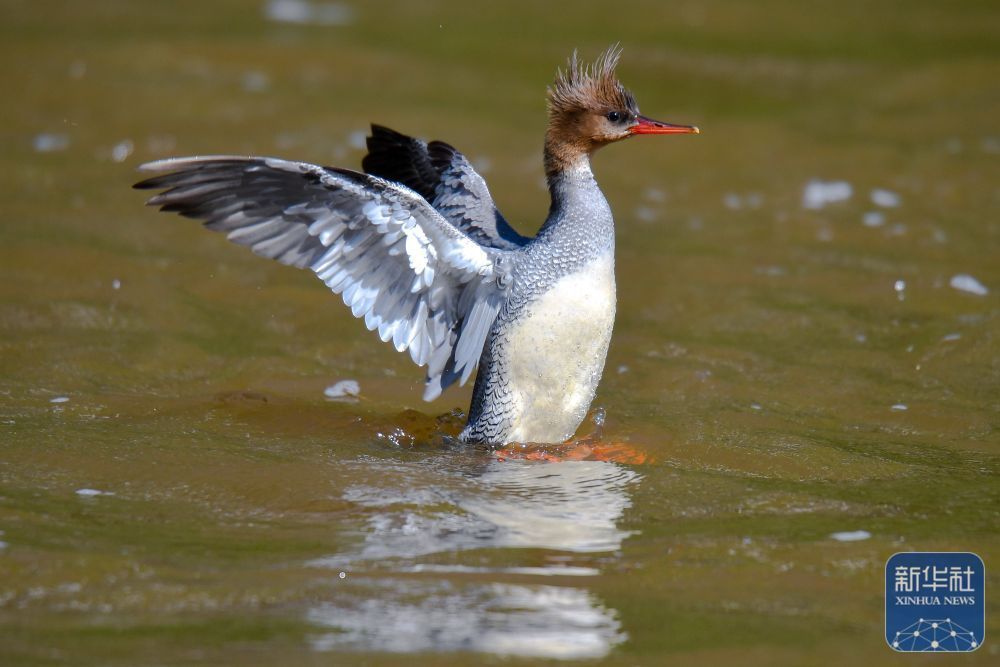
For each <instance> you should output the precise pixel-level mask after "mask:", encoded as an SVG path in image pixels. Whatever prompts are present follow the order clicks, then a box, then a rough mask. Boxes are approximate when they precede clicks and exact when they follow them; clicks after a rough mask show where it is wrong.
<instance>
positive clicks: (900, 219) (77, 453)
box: [0, 0, 1000, 665]
mask: <svg viewBox="0 0 1000 667" xmlns="http://www.w3.org/2000/svg"><path fill="white" fill-rule="evenodd" d="M570 9H571V10H572V11H570ZM0 11H2V12H3V16H4V20H3V21H2V22H0V35H2V38H3V39H2V40H0V50H2V51H3V55H4V58H3V59H2V60H0V62H2V63H3V64H2V65H0V70H2V72H3V80H4V82H5V84H6V88H7V91H8V101H7V103H6V104H5V105H3V108H2V110H0V119H2V120H3V123H2V127H3V129H2V131H0V142H2V146H3V151H0V192H2V200H3V208H2V216H3V218H2V221H0V278H2V279H0V295H2V296H0V451H2V455H0V531H2V533H0V626H2V628H3V630H2V633H0V634H2V637H3V639H2V640H0V662H3V663H4V664H39V665H42V664H45V665H47V664H73V665H82V664H100V665H119V664H120V665H135V664H149V663H155V664H344V663H348V664H350V663H352V662H356V661H360V660H362V659H364V660H365V661H366V662H367V664H406V665H413V664H427V665H445V664H455V665H463V664H472V663H477V662H480V661H492V662H499V661H503V660H504V659H505V658H509V660H510V661H511V664H520V662H522V661H524V662H532V661H538V660H546V659H562V660H567V661H574V660H580V661H586V660H594V659H599V660H603V661H605V662H607V663H609V664H627V665H632V664H665V663H669V662H676V663H677V664H691V663H693V662H698V663H701V664H734V663H735V664H751V665H752V664H759V665H777V664H789V665H801V664H827V663H829V664H843V663H845V662H847V661H851V662H853V663H856V664H890V663H893V662H899V663H900V664H902V663H903V662H912V661H913V657H912V656H899V655H894V654H892V653H891V652H889V650H888V648H887V647H886V646H885V645H884V641H883V639H882V622H883V619H882V569H883V566H884V563H885V560H886V558H887V557H888V556H889V555H891V554H892V553H894V552H896V551H900V550H971V551H975V552H977V553H979V554H980V555H981V556H982V557H983V558H984V560H985V561H986V563H987V573H988V578H989V582H988V588H989V589H990V590H996V588H997V585H998V584H1000V581H998V580H997V577H996V576H995V572H996V564H997V563H998V562H1000V559H998V556H1000V540H998V514H997V513H998V507H1000V502H998V501H1000V487H998V484H997V481H996V479H997V478H996V475H997V472H998V468H1000V447H998V444H1000V438H998V435H997V426H998V421H1000V419H998V415H1000V343H998V331H1000V329H998V321H1000V302H998V294H1000V263H998V262H997V257H998V256H1000V224H998V221H1000V215H998V213H1000V189H998V188H1000V185H998V184H1000V126H998V124H997V118H1000V89H998V87H997V85H996V82H997V81H998V80H1000V58H998V56H1000V53H998V51H1000V46H998V45H1000V41H998V40H997V39H996V36H997V34H1000V12H998V11H997V9H996V8H995V7H994V5H993V3H978V2H963V3H947V4H943V3H930V2H906V3H902V2H884V3H877V4H872V3H861V2H838V3H819V4H817V5H815V6H812V7H811V8H810V9H809V10H808V11H805V10H804V9H803V8H802V6H801V4H800V3H792V2H783V1H782V2H779V1H777V0H775V1H770V2H766V3H742V2H722V1H718V2H681V3H671V4H669V5H663V4H661V3H645V2H639V3H632V4H630V5H629V8H628V10H627V11H626V10H624V9H623V8H621V7H617V6H610V5H607V4H603V5H592V6H587V7H579V6H578V5H576V4H574V5H572V6H571V7H570V8H567V7H561V6H559V5H548V4H543V5H540V6H535V5H534V4H528V3H525V4H510V3H503V4H502V5H497V6H495V7H493V6H491V7H480V6H477V7H473V6H470V5H467V4H464V3H452V2H441V3H436V4H434V5H433V6H432V7H431V8H430V9H427V8H426V7H424V6H419V7H418V6H417V5H413V4H409V3H398V4H396V3H379V4H368V3H365V4H363V5H362V4H360V3H359V4H357V5H354V4H344V3H332V4H331V3H325V4H324V3H317V2H314V3H309V2H266V3H249V4H248V3H240V2H215V3H197V2H176V3H127V2H103V3H71V2H49V3H28V2H16V1H12V2H6V3H3V7H2V10H0ZM616 40H621V41H622V44H623V46H624V48H625V58H624V61H623V63H622V66H621V70H620V74H621V76H622V78H623V79H624V80H625V82H626V83H627V84H628V85H629V86H630V87H632V89H633V90H634V92H635V93H636V95H637V97H638V99H639V101H640V104H641V106H642V110H643V112H644V113H646V114H648V115H650V116H653V117H658V118H663V119H664V120H669V121H674V122H680V123H695V124H698V125H699V126H701V127H702V129H703V132H704V133H703V134H702V135H700V136H698V137H660V138H647V139H645V140H640V139H636V140H634V141H631V142H628V143H626V144H624V145H619V146H614V147H611V148H608V149H606V150H604V151H602V152H601V153H600V154H598V155H597V156H596V159H595V171H596V173H597V176H598V178H599V180H600V182H601V184H602V186H603V187H604V188H605V191H606V193H607V195H608V198H609V200H610V202H611V205H612V208H613V210H614V211H615V213H616V218H617V221H618V227H619V229H618V270H617V279H618V288H619V315H618V321H617V324H616V330H615V336H614V340H613V342H612V346H611V351H610V354H609V358H608V366H607V371H606V374H605V379H604V381H603V383H602V385H601V388H600V390H599V392H598V397H597V400H596V404H595V405H598V406H600V407H602V408H603V409H604V410H605V411H606V413H607V420H606V423H605V425H604V427H603V431H602V433H601V435H600V438H601V442H605V443H609V444H611V443H613V444H615V445H616V446H622V447H628V448H631V449H632V450H633V451H636V452H641V453H642V454H643V455H644V456H645V457H646V459H647V461H648V462H647V463H645V464H643V465H632V464H629V463H619V462H607V461H594V460H590V461H565V462H562V463H544V462H536V461H523V460H509V459H508V460H505V461H498V460H497V458H496V457H495V456H493V455H491V454H490V453H489V452H487V451H485V450H480V449H476V448H471V449H466V448H461V447H458V446H456V445H454V444H453V443H452V441H450V440H449V436H451V435H454V434H455V433H456V432H457V429H458V428H459V425H460V418H458V417H457V416H455V415H454V414H453V411H454V410H462V409H465V408H466V407H467V404H468V399H469V389H468V388H465V389H463V390H457V391H455V390H452V391H449V392H448V393H447V394H446V395H445V396H444V397H442V399H440V400H439V401H437V402H435V403H433V404H424V403H422V402H421V401H420V400H419V396H420V393H421V391H420V389H421V387H420V385H421V374H420V372H419V371H418V370H417V369H416V368H414V367H412V365H411V364H410V363H409V361H408V360H407V359H405V358H404V357H403V356H402V355H397V354H396V353H395V352H393V351H392V350H391V349H388V346H385V345H383V344H381V343H380V342H378V341H377V339H376V338H375V337H374V336H372V335H371V334H369V333H367V332H365V331H364V328H363V326H361V325H360V323H358V322H356V321H354V320H353V319H352V318H350V317H349V316H348V313H347V312H346V309H344V308H343V307H342V305H340V304H339V303H338V302H337V299H336V298H335V297H333V296H331V295H330V294H328V293H327V292H326V290H325V288H324V287H323V286H322V285H321V284H320V283H319V282H318V281H316V280H315V278H313V277H311V276H309V275H306V274H304V273H302V272H298V271H295V270H292V269H289V268H286V267H282V266H278V265H276V264H274V263H270V262H266V261H263V260H261V259H259V258H256V257H254V256H252V255H251V254H249V253H247V252H246V251H245V250H244V249H242V248H238V247H235V246H231V245H230V244H227V243H226V242H225V240H224V239H222V238H220V237H219V236H217V235H212V234H208V233H206V232H204V231H202V230H200V229H199V228H198V225H197V224H195V223H193V222H191V221H188V220H182V219H180V218H175V217H168V216H164V215H162V214H156V213H154V212H153V211H150V210H145V209H143V208H142V205H141V204H142V194H141V193H136V192H133V191H130V190H129V185H130V184H131V183H132V182H133V181H134V180H135V178H136V173H135V171H134V168H135V166H136V165H138V164H139V163H141V162H143V161H145V160H149V159H154V158H159V157H165V156H169V155H186V154H199V153H219V152H222V153H254V154H272V155H281V156H285V157H291V158H297V159H304V160H309V161H312V162H318V163H322V164H339V165H345V166H353V165H357V164H358V161H359V160H360V157H361V155H362V152H363V151H362V146H363V140H364V136H365V131H366V127H367V123H368V122H370V121H375V122H380V123H384V124H387V125H389V126H392V127H397V128H398V129H400V130H401V131H404V132H410V133H414V134H418V135H420V136H423V137H427V138H437V137H440V138H443V139H446V140H448V141H450V142H452V143H454V144H455V145H457V146H458V147H459V148H460V149H462V150H463V151H465V152H466V153H467V154H468V155H469V156H470V157H471V158H472V159H473V161H474V162H475V163H476V164H477V165H478V166H479V167H480V168H481V169H482V170H483V172H484V173H485V175H486V177H487V179H488V180H489V182H490V184H491V188H492V190H493V193H494V195H495V198H496V199H497V201H498V204H499V206H500V208H501V209H502V210H503V212H504V214H505V216H506V217H507V218H508V219H509V220H511V221H512V222H513V223H514V224H515V225H516V226H518V228H519V229H520V230H521V231H523V232H526V233H528V232H532V231H533V230H534V229H535V228H537V226H538V225H539V223H540V222H541V220H542V217H543V216H544V212H545V210H546V207H547V199H546V197H547V195H546V192H545V190H544V188H543V186H542V171H541V161H540V147H541V135H542V132H543V123H544V98H543V91H544V87H545V85H546V84H547V83H548V82H549V81H550V80H551V77H552V74H553V71H554V68H555V67H556V66H557V65H558V64H560V63H561V62H563V60H564V59H565V57H566V56H567V55H568V53H570V52H571V51H572V49H573V48H579V49H580V50H581V53H582V54H583V55H585V56H587V57H591V56H593V55H594V54H596V53H598V52H599V51H600V50H602V49H603V48H604V47H605V46H607V44H608V43H610V42H612V41H616ZM341 380H354V381H356V382H357V383H358V385H359V386H360V397H359V398H358V399H357V400H341V401H331V400H328V399H326V398H325V397H324V393H323V392H324V389H325V388H326V387H328V386H330V385H332V384H334V383H335V382H338V381H341ZM593 429H594V427H593V425H590V424H588V425H586V426H585V427H584V431H586V432H590V431H592V430H593ZM996 618H998V609H997V604H996V602H995V597H994V598H991V599H988V600H987V623H988V629H987V638H986V642H985V645H984V646H983V647H982V648H981V649H980V650H979V651H978V652H977V653H976V654H975V655H973V656H969V657H970V659H971V661H972V662H978V663H990V662H993V661H995V660H996V654H997V653H998V651H1000V644H998V643H997V637H998V636H1000V635H998V632H1000V626H998V624H997V622H996Z"/></svg>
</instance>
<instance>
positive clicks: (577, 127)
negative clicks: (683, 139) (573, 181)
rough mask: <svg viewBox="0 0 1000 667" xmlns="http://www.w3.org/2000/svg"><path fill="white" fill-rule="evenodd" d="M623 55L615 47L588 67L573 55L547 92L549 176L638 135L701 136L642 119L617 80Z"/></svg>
mask: <svg viewBox="0 0 1000 667" xmlns="http://www.w3.org/2000/svg"><path fill="white" fill-rule="evenodd" d="M621 53H622V50H621V47H620V46H618V45H614V46H612V47H610V48H608V49H607V50H606V51H605V52H604V53H602V54H601V55H600V56H598V58H597V60H595V61H594V62H593V63H592V64H589V65H587V64H583V63H581V62H580V61H579V60H578V58H577V55H576V52H575V51H574V52H573V55H572V56H570V58H569V61H568V62H567V67H566V70H559V71H558V72H557V73H556V79H555V81H554V82H553V84H552V85H551V86H549V88H548V111H549V127H548V130H547V131H546V134H545V171H546V173H547V174H549V175H551V174H552V173H554V172H557V171H561V170H563V169H566V168H568V167H570V166H572V165H573V164H575V163H576V162H578V161H579V160H580V159H582V158H585V157H586V156H588V155H590V154H591V153H593V152H594V151H595V150H597V149H598V148H600V147H602V146H605V145H607V144H609V143H612V142H615V141H620V140H622V139H626V138H628V137H630V136H632V135H635V134H680V133H685V134H690V133H693V134H697V133H698V128H696V127H689V126H685V125H671V124H669V123H660V122H658V121H654V120H651V119H649V118H645V117H643V116H640V115H639V107H638V105H637V104H636V102H635V97H633V95H632V93H631V92H629V90H628V89H627V88H625V86H623V85H622V83H621V82H620V81H619V80H618V77H617V76H615V67H616V66H617V65H618V60H619V58H620V57H621Z"/></svg>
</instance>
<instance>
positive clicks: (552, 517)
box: [308, 459, 639, 658]
mask: <svg viewBox="0 0 1000 667" xmlns="http://www.w3.org/2000/svg"><path fill="white" fill-rule="evenodd" d="M467 463H468V462H467ZM439 465H440V466H445V465H449V464H444V463H442V461H441V459H434V460H432V461H428V462H422V463H412V464H404V463H395V464H391V465H388V466H384V467H379V468H378V469H377V470H375V469H374V467H373V466H372V465H371V463H370V462H366V463H365V464H363V465H361V464H358V472H359V475H358V478H359V481H358V483H357V484H355V485H354V486H351V487H349V488H347V489H346V490H345V491H344V494H343V495H344V498H345V499H346V500H348V501H351V502H352V503H354V504H355V506H357V507H358V508H359V510H361V512H362V513H363V514H364V516H365V519H364V528H363V529H362V530H361V531H359V532H360V534H359V535H358V536H357V538H358V539H357V543H356V544H355V545H354V546H353V547H351V548H347V549H345V550H343V551H341V552H340V553H337V554H333V555H331V556H329V557H326V558H322V559H318V560H316V561H313V562H312V563H311V564H312V565H314V566H317V567H328V568H331V569H334V570H338V571H343V572H345V577H346V578H345V579H343V580H338V582H337V586H336V587H335V591H336V595H335V597H334V598H333V599H332V600H329V601H326V602H323V603H321V604H319V605H317V606H315V607H313V608H312V609H311V610H310V611H309V613H308V620H309V621H310V622H311V623H312V624H314V625H316V626H319V627H321V628H323V629H324V632H322V633H321V634H318V635H316V636H315V637H313V639H312V645H313V648H315V649H316V650H324V651H325V650H378V651H390V652H416V651H474V652H482V653H491V654H496V655H520V656H535V657H549V658H584V657H600V656H603V655H605V654H606V653H608V652H609V651H610V650H611V648H612V646H614V645H615V644H617V643H620V642H621V641H623V640H624V639H625V633H624V631H623V630H622V628H621V625H620V623H619V621H618V619H617V614H616V612H615V611H614V610H613V609H609V608H607V607H606V606H605V605H603V604H602V603H601V601H600V600H599V599H598V598H597V597H596V596H595V595H594V594H592V593H591V592H590V591H588V590H586V589H585V588H583V587H580V586H568V585H556V584H554V583H551V582H552V581H553V579H551V577H560V578H561V577H578V578H585V577H587V576H595V575H597V574H599V570H598V569H597V568H596V567H594V566H593V562H592V559H589V558H586V557H584V558H583V560H584V561H585V562H583V563H575V562H574V560H576V559H577V558H579V557H574V556H573V554H593V553H601V552H613V551H617V550H618V549H620V548H621V544H622V541H623V540H624V539H625V538H626V537H627V536H628V535H629V534H630V533H629V532H628V531H624V530H620V529H619V528H618V525H617V523H618V521H619V519H621V517H622V514H623V513H624V511H625V509H626V508H627V507H629V505H630V500H629V496H628V493H627V492H628V489H629V487H630V485H632V484H633V483H635V482H636V481H637V480H638V479H639V475H638V473H636V472H635V471H634V470H632V469H630V468H626V467H623V466H620V465H617V464H613V463H606V462H600V461H565V462H560V463H537V462H530V461H497V460H495V459H492V460H489V461H488V462H486V463H485V464H483V463H482V459H480V460H479V463H477V464H475V465H471V466H469V465H467V466H465V467H464V468H463V467H461V466H459V467H457V468H456V467H455V462H454V459H452V460H451V463H450V465H451V467H450V468H443V469H442V467H439ZM365 477H370V479H365ZM512 549H517V550H522V549H524V550H527V549H531V550H539V549H541V550H548V551H550V552H553V553H549V554H545V555H544V556H545V557H543V558H541V559H540V558H539V554H538V553H537V551H523V552H522V551H516V552H511V551H510V550H512ZM522 554H523V555H522ZM526 577H527V578H528V583H524V581H525V578H526ZM534 577H538V578H539V579H541V578H542V577H545V578H547V581H545V583H542V582H541V581H539V582H538V583H533V582H532V581H531V579H532V578H534ZM510 579H516V581H510ZM581 580H582V579H581Z"/></svg>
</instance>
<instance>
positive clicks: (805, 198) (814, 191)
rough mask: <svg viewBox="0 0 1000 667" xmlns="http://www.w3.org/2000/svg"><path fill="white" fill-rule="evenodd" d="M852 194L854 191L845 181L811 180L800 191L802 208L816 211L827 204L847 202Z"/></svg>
mask: <svg viewBox="0 0 1000 667" xmlns="http://www.w3.org/2000/svg"><path fill="white" fill-rule="evenodd" d="M852 194H854V189H853V188H852V187H851V184H850V183H848V182H847V181H821V180H818V179H813V180H811V181H809V182H808V183H806V187H805V189H804V190H803V191H802V206H803V207H804V208H808V209H813V210H818V209H821V208H823V207H824V206H826V205H827V204H833V203H836V202H841V201H847V200H848V199H850V198H851V195H852Z"/></svg>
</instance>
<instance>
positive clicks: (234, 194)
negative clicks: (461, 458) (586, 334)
mask: <svg viewBox="0 0 1000 667" xmlns="http://www.w3.org/2000/svg"><path fill="white" fill-rule="evenodd" d="M140 169H142V170H144V171H151V172H160V175H157V176H154V177H152V178H150V179H148V180H145V181H142V182H141V183H137V184H136V185H135V187H137V188H145V189H157V190H164V192H162V193H160V194H158V195H156V196H154V197H153V198H151V199H150V200H149V202H148V204H149V205H152V206H160V209H161V210H163V211H176V212H178V213H180V214H181V215H184V216H187V217H190V218H197V219H201V220H204V221H205V226H206V227H207V228H208V229H211V230H214V231H218V232H224V233H225V234H226V235H227V237H228V238H229V240H230V241H233V242H234V243H238V244H240V245H245V246H248V247H249V248H250V249H251V250H253V251H254V252H255V253H257V254H258V255H262V256H264V257H270V258H271V259H275V260H277V261H279V262H282V263H283V264H288V265H290V266H295V267H298V268H308V269H311V270H312V271H313V272H314V273H315V274H316V275H317V276H318V277H319V278H320V280H322V281H323V282H324V283H326V285H327V286H328V287H329V288H330V289H331V290H333V291H334V292H335V293H337V294H340V295H341V297H342V298H343V300H344V303H345V304H347V306H348V307H349V308H350V309H351V312H352V313H353V314H354V316H355V317H359V318H362V317H363V318H364V320H365V325H366V326H367V327H368V329H369V330H372V331H375V330H377V331H378V334H379V337H381V339H382V340H383V341H385V342H392V344H393V345H394V346H395V347H396V349H397V350H399V351H400V352H402V351H404V350H405V351H409V354H410V358H411V359H413V361H414V362H415V363H416V364H418V365H420V366H424V365H426V366H427V387H426V390H425V392H424V399H425V400H428V401H429V400H433V399H434V398H437V396H438V395H440V393H441V391H442V390H443V389H444V388H445V387H447V386H448V385H450V384H451V383H453V382H454V381H455V380H456V379H460V380H461V382H462V383H463V384H464V383H465V381H466V380H467V379H468V378H469V376H470V375H471V374H472V371H473V369H475V367H476V365H477V364H478V362H479V357H480V355H481V353H482V349H483V345H484V343H485V340H486V336H487V335H488V333H489V330H490V328H491V326H492V324H493V321H494V320H495V319H496V315H497V312H498V311H499V309H500V307H501V305H502V303H503V301H504V300H505V299H506V289H507V286H508V285H509V283H510V274H509V268H510V267H509V265H510V259H509V257H506V256H505V255H506V254H507V253H503V252H501V251H497V250H493V249H490V248H484V247H482V246H480V245H479V244H477V243H476V242H475V241H473V240H471V239H470V238H469V237H468V236H466V235H465V234H464V233H462V232H461V231H460V230H459V229H457V228H456V227H455V226H453V225H452V224H450V223H449V222H448V221H447V220H445V219H444V218H443V217H442V216H441V214H440V213H438V212H437V211H435V210H434V209H433V208H432V207H431V206H430V205H429V204H428V203H427V201H426V200H425V199H424V198H422V197H421V196H420V195H419V194H418V193H416V192H414V191H412V190H410V189H409V188H407V187H404V186H401V185H399V184H398V183H392V182H390V181H386V180H383V179H381V178H378V177H376V176H370V175H367V174H361V173H358V172H353V171H349V170H346V169H331V168H324V167H319V166H316V165H312V164H306V163H303V162H289V161H286V160H279V159H274V158H245V157H228V156H218V157H193V158H177V159H171V160H160V161H158V162H150V163H148V164H145V165H142V167H140Z"/></svg>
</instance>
